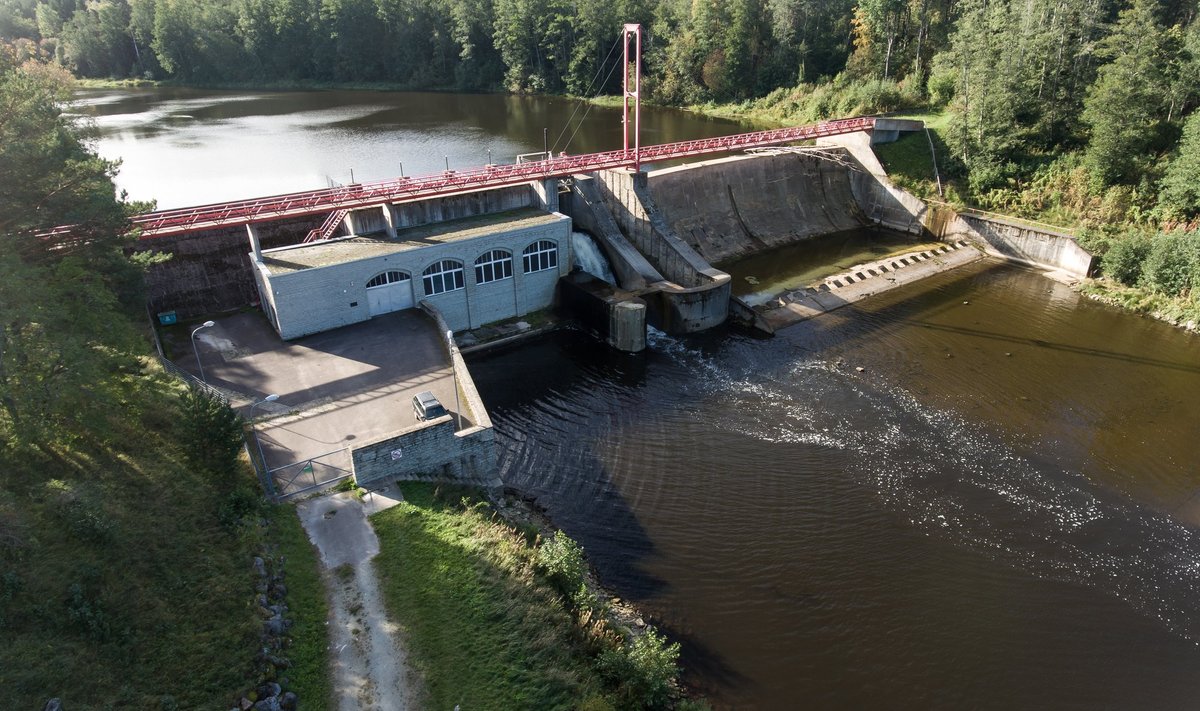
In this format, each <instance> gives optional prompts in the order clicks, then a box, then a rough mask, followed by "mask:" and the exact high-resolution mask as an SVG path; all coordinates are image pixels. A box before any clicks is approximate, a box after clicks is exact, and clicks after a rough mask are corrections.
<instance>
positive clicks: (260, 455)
mask: <svg viewBox="0 0 1200 711" xmlns="http://www.w3.org/2000/svg"><path fill="white" fill-rule="evenodd" d="M278 399H279V396H278V395H275V394H271V395H268V396H266V397H264V398H263V399H262V400H259V401H258V402H256V403H254V404H253V405H251V406H250V431H251V432H253V433H254V444H255V445H257V446H258V461H260V462H262V468H263V476H264V477H265V476H266V475H267V458H266V457H265V456H264V455H263V448H262V440H261V439H259V438H258V428H257V427H255V426H254V408H256V407H258V406H259V405H262V404H265V403H268V402H275V401H276V400H278Z"/></svg>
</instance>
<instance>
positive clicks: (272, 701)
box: [254, 696, 283, 711]
mask: <svg viewBox="0 0 1200 711" xmlns="http://www.w3.org/2000/svg"><path fill="white" fill-rule="evenodd" d="M254 711H283V709H282V707H280V705H279V697H278V696H272V697H270V698H266V699H263V700H261V701H259V702H258V703H256V704H254Z"/></svg>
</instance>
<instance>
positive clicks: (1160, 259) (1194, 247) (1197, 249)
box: [1141, 232, 1200, 296]
mask: <svg viewBox="0 0 1200 711" xmlns="http://www.w3.org/2000/svg"><path fill="white" fill-rule="evenodd" d="M1141 284H1142V285H1143V286H1147V287H1149V288H1151V289H1154V290H1155V291H1159V292H1162V293H1164V294H1167V295H1169V296H1181V295H1184V294H1185V293H1186V292H1187V291H1189V290H1190V289H1192V288H1194V287H1196V286H1198V285H1200V232H1191V233H1181V232H1167V233H1159V234H1157V235H1155V236H1154V239H1153V240H1151V245H1150V251H1149V254H1148V255H1147V256H1146V261H1145V262H1144V263H1143V265H1142V276H1141Z"/></svg>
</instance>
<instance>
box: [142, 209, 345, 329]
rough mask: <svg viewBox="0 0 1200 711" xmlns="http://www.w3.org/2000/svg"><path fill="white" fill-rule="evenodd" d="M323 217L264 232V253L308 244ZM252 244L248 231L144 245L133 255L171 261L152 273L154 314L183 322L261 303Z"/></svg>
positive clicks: (182, 237) (178, 237)
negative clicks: (306, 238)
mask: <svg viewBox="0 0 1200 711" xmlns="http://www.w3.org/2000/svg"><path fill="white" fill-rule="evenodd" d="M323 219H324V218H322V217H320V216H317V217H315V218H313V217H307V218H301V219H297V220H289V221H283V222H273V223H266V224H263V225H261V226H259V234H260V238H261V241H262V246H263V247H264V248H268V249H269V248H274V247H283V246H285V245H289V244H295V243H297V242H300V241H302V240H303V239H304V236H305V235H307V234H308V232H309V230H311V229H313V228H315V227H318V226H320V224H321V221H322V220H323ZM249 248H250V241H249V237H247V235H246V228H245V227H244V226H240V225H239V226H238V227H231V228H229V229H222V230H210V231H207V232H197V233H194V234H190V235H176V236H173V237H154V238H150V239H144V240H139V241H138V242H135V243H134V244H133V245H131V246H130V247H129V248H128V249H129V251H130V252H162V253H165V254H170V255H171V259H170V260H169V261H167V262H164V263H162V264H156V265H154V266H152V267H151V268H150V269H149V271H147V273H146V297H147V301H148V303H149V308H150V312H151V313H153V314H157V313H159V312H161V311H175V312H177V313H178V314H179V318H180V319H189V318H195V317H198V316H206V315H209V314H215V313H221V312H223V311H232V310H235V309H239V308H242V307H244V306H246V305H247V304H251V303H256V302H257V301H258V289H257V287H256V286H255V283H254V270H253V269H251V266H250V259H249V257H247V256H246V253H247V252H248V251H249Z"/></svg>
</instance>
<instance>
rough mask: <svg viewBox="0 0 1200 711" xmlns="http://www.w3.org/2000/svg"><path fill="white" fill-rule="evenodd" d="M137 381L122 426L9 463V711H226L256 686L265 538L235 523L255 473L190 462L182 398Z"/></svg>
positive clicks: (0, 467)
mask: <svg viewBox="0 0 1200 711" xmlns="http://www.w3.org/2000/svg"><path fill="white" fill-rule="evenodd" d="M125 378H126V380H127V383H126V385H127V387H128V392H127V400H126V407H125V409H124V411H123V412H121V413H119V414H114V416H113V419H112V421H110V422H103V423H95V427H94V429H92V430H86V431H77V432H76V433H75V434H74V436H73V437H72V438H71V439H69V440H66V441H65V443H63V444H61V445H59V446H58V447H56V448H54V449H52V450H48V451H45V452H40V453H39V452H36V451H34V450H23V451H21V452H20V453H19V454H18V453H17V452H14V451H13V450H7V451H6V452H4V453H3V454H0V456H2V457H3V461H0V541H2V542H3V544H2V545H0V581H2V582H0V633H2V637H3V639H4V644H2V645H0V707H3V708H13V709H15V708H41V707H42V706H43V705H44V704H45V702H46V700H47V699H48V698H50V697H53V696H59V697H61V698H62V699H63V702H64V706H65V707H66V708H69V709H72V710H75V709H103V708H159V707H160V706H161V707H164V708H166V707H168V706H170V705H171V704H176V705H178V707H179V708H199V707H208V708H217V707H220V706H222V705H224V704H228V702H229V701H230V699H231V698H232V695H233V694H235V693H236V692H237V691H238V690H239V689H240V688H242V687H243V686H244V685H245V684H246V683H247V681H248V680H249V676H250V673H251V662H252V658H253V654H254V650H255V648H256V642H257V637H258V632H259V628H260V623H259V621H258V620H257V619H256V617H255V615H254V611H253V607H252V603H251V601H252V600H253V595H254V580H253V577H252V573H251V566H250V561H251V558H252V557H253V555H254V554H255V549H256V548H257V546H258V545H259V543H260V541H259V540H258V538H257V533H256V531H257V530H258V527H257V526H255V527H247V526H242V525H239V524H237V523H236V522H234V521H233V520H232V519H231V517H230V515H229V512H230V510H231V509H230V507H229V503H230V501H231V500H232V497H234V493H233V492H234V490H235V489H237V488H238V487H239V486H243V485H246V484H248V482H249V474H248V473H247V472H245V471H243V472H240V473H239V476H240V477H245V478H244V479H242V480H240V481H238V480H234V479H233V478H229V479H228V480H214V479H213V478H212V477H209V476H205V475H203V474H202V473H201V472H200V471H198V470H197V469H196V468H195V467H192V466H189V465H188V464H187V463H186V462H185V458H184V453H183V451H182V448H181V446H180V445H179V444H178V440H177V433H176V428H177V422H176V421H175V413H176V398H177V391H175V390H174V388H173V387H172V386H171V385H170V384H168V383H167V382H166V381H165V380H163V379H162V378H161V377H156V376H153V375H127V376H125ZM100 433H103V434H100Z"/></svg>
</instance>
